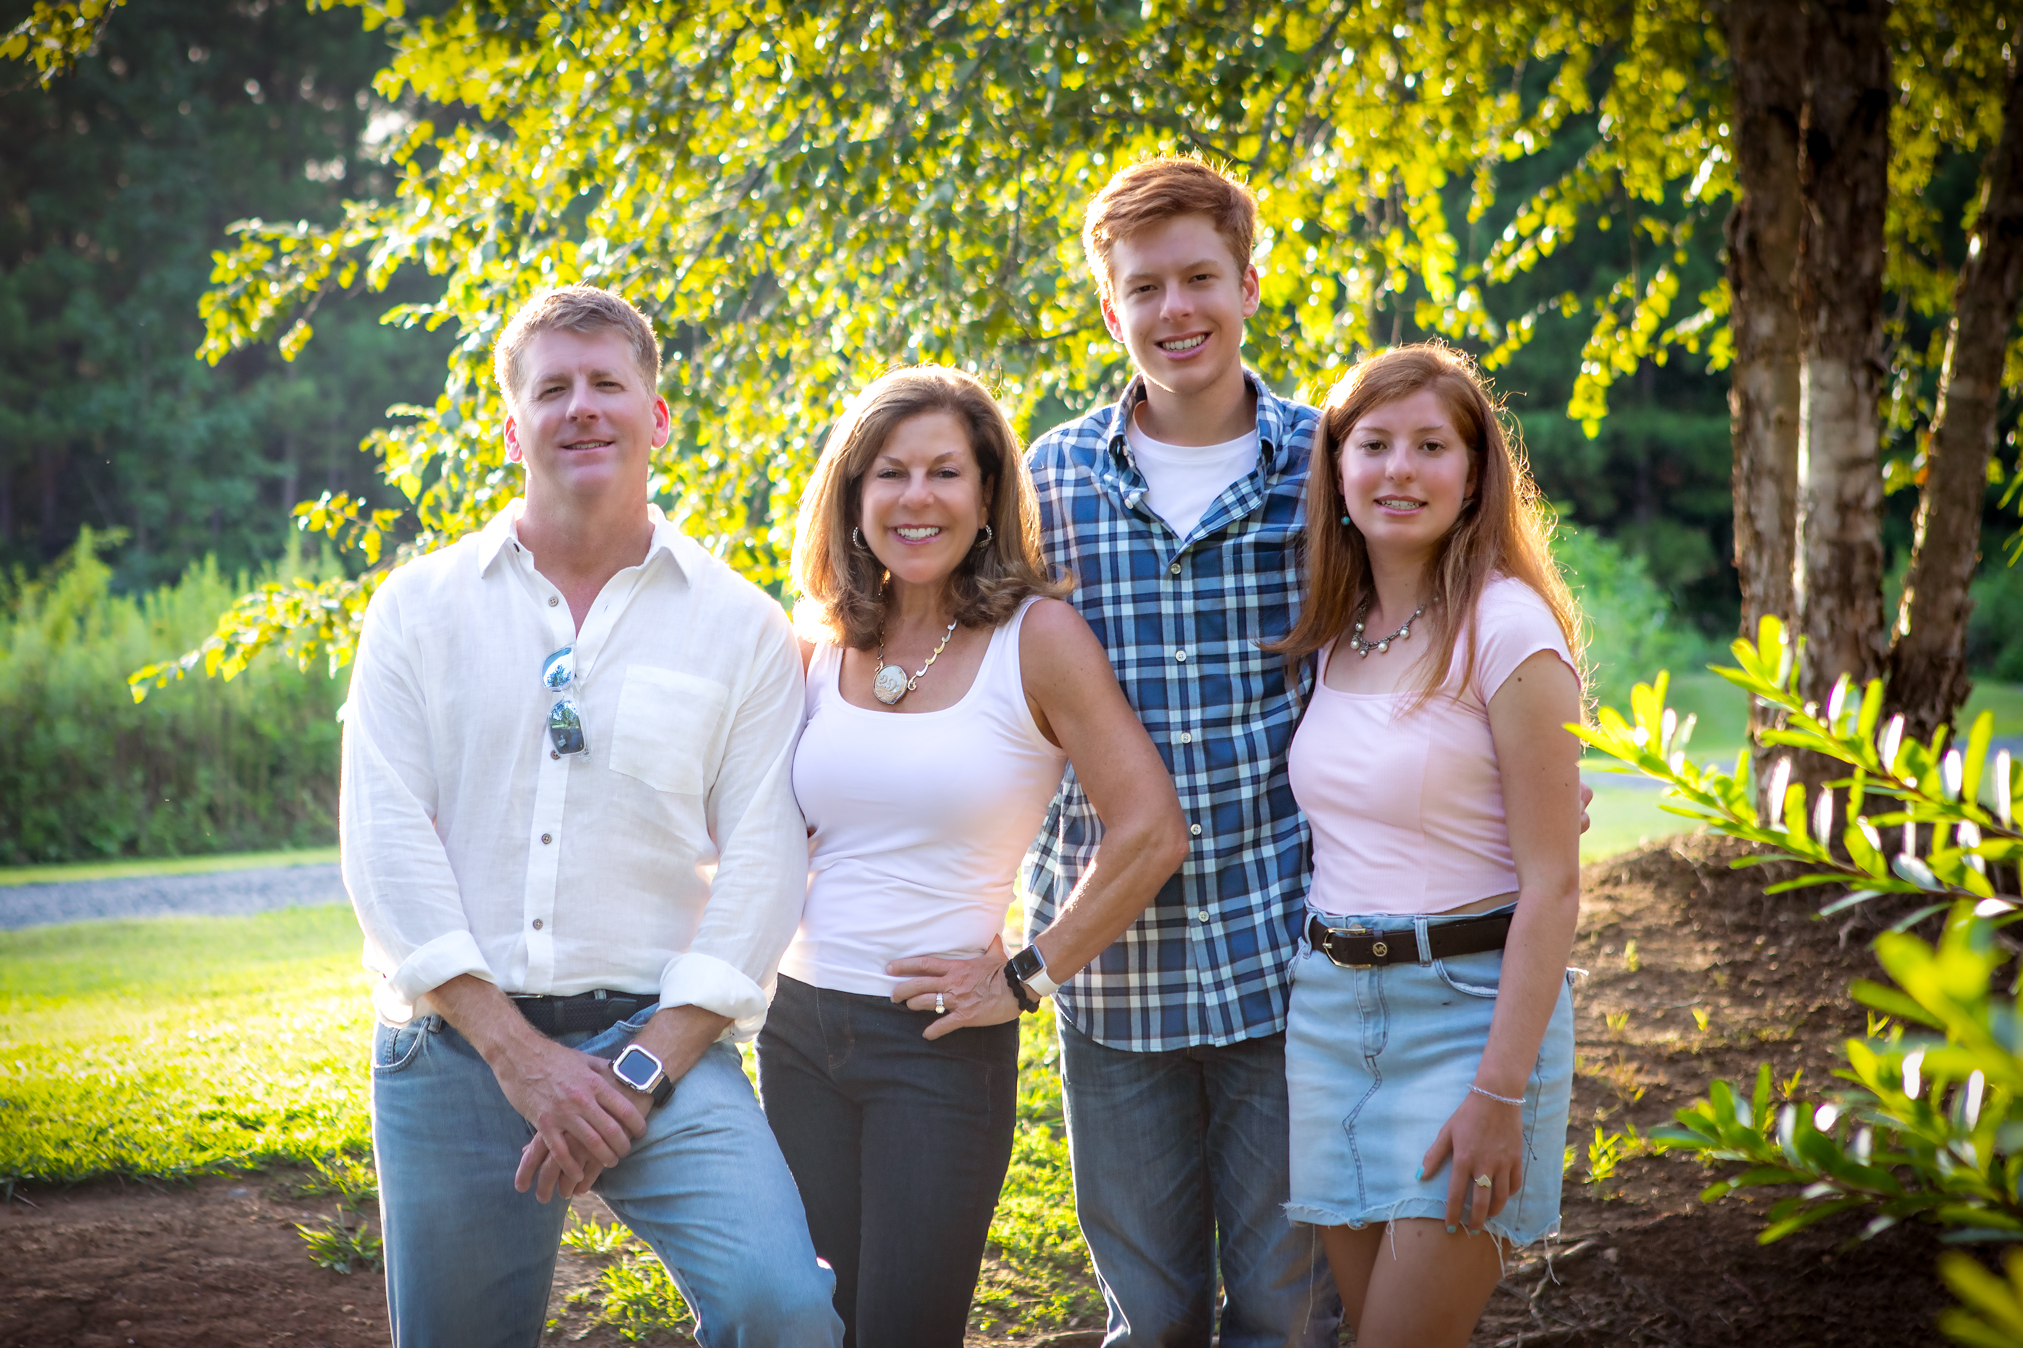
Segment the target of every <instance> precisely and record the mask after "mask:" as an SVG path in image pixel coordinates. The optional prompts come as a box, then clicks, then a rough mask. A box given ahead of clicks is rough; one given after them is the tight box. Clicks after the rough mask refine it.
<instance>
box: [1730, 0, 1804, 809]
mask: <svg viewBox="0 0 2023 1348" xmlns="http://www.w3.org/2000/svg"><path fill="white" fill-rule="evenodd" d="M1804 50H1805V8H1804V6H1803V5H1798V4H1793V3H1790V0H1732V3H1731V4H1730V5H1729V6H1728V59H1729V61H1730V62H1731V64H1732V67H1733V70H1734V100H1735V104H1734V109H1733V111H1732V112H1731V114H1730V116H1731V118H1732V120H1733V128H1732V134H1731V135H1730V137H1729V142H1728V143H1729V145H1730V146H1732V147H1733V152H1734V155H1735V174H1736V179H1737V185H1738V189H1739V190H1738V192H1737V194H1736V198H1735V206H1734V209H1732V210H1731V211H1729V213H1728V227H1727V232H1728V293H1729V296H1730V308H1729V320H1728V327H1729V331H1730V333H1731V334H1732V335H1733V337H1734V341H1735V360H1734V363H1733V364H1732V365H1731V366H1730V369H1731V371H1732V374H1731V376H1730V380H1729V386H1728V411H1729V422H1728V426H1729V436H1730V438H1731V439H1732V441H1733V442H1734V447H1735V471H1734V492H1735V570H1736V572H1737V573H1738V574H1739V575H1740V577H1741V580H1742V635H1743V636H1744V637H1746V638H1748V639H1749V640H1751V641H1754V640H1755V639H1756V630H1757V623H1758V622H1759V621H1760V620H1761V619H1762V618H1763V617H1764V616H1765V615H1766V614H1771V615H1775V616H1777V617H1779V618H1782V619H1784V620H1785V621H1787V622H1795V621H1796V620H1797V617H1798V614H1797V611H1796V610H1797V606H1796V603H1795V600H1794V595H1793V591H1792V579H1793V577H1792V570H1793V562H1794V556H1793V549H1794V548H1795V547H1796V545H1797V538H1798V426H1799V373H1800V362H1799V352H1800V345H1801V339H1800V332H1799V322H1798V252H1799V237H1800V233H1801V230H1802V227H1803V219H1804V210H1803V204H1802V202H1801V200H1800V197H1799V190H1798V163H1799V154H1798V148H1799V139H1798V138H1799V129H1800V123H1801V121H1802V119H1803V116H1804V111H1805V81H1804V69H1803V67H1802V66H1801V65H1800V64H1799V63H1798V62H1797V61H1794V60H1792V59H1791V58H1792V53H1794V52H1802V51H1804ZM1760 715H1761V712H1760V710H1759V709H1758V707H1757V704H1756V700H1755V699H1754V698H1751V699H1750V703H1749V729H1750V733H1751V742H1752V743H1753V742H1754V737H1755V732H1756V731H1757V730H1758V729H1760V728H1761V726H1760V723H1759V719H1758V718H1759V717H1760ZM1754 752H1755V757H1756V780H1757V781H1759V782H1761V781H1764V780H1766V779H1767V773H1768V768H1769V764H1768V758H1769V753H1768V751H1766V750H1764V749H1762V748H1758V749H1756V750H1755V751H1754Z"/></svg>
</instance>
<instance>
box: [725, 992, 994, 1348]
mask: <svg viewBox="0 0 2023 1348" xmlns="http://www.w3.org/2000/svg"><path fill="white" fill-rule="evenodd" d="M933 1023H934V1013H933V1012H932V1011H909V1010H907V1009H906V1008H905V1007H903V1006H898V1005H895V1004H894V1003H893V1001H892V1000H891V999H890V998H889V997H871V996H865V995H862V994H859V993H854V992H836V991H833V990H831V989H828V988H817V987H810V986H809V985H808V984H806V983H801V982H797V981H796V980H794V979H792V978H788V977H786V976H785V975H782V976H781V978H780V985H779V991H778V992H777V993H775V994H774V996H773V1007H772V1010H771V1011H769V1012H768V1013H767V1014H766V1028H765V1029H764V1030H763V1031H761V1032H760V1034H759V1089H760V1091H761V1092H762V1093H763V1094H764V1096H765V1102H766V1117H767V1118H768V1119H769V1120H771V1121H772V1125H773V1135H774V1136H775V1137H777V1138H779V1140H780V1150H781V1151H782V1152H784V1153H785V1154H786V1158H787V1165H788V1166H789V1167H790V1168H791V1169H792V1170H793V1172H794V1179H795V1180H796V1181H797V1182H798V1183H799V1184H800V1186H801V1201H802V1202H803V1203H805V1204H806V1205H807V1208H808V1228H809V1230H810V1231H811V1232H812V1233H813V1235H814V1237H815V1250H816V1252H817V1253H818V1254H820V1255H821V1256H822V1257H823V1258H824V1259H826V1260H828V1261H829V1264H830V1266H831V1267H832V1268H834V1269H835V1270H836V1309H837V1311H838V1312H840V1313H841V1315H842V1317H843V1330H844V1340H843V1341H844V1344H845V1345H846V1348H850V1346H852V1345H859V1344H861V1345H863V1348H962V1342H963V1337H964V1329H965V1328H966V1326H967V1323H968V1320H969V1302H970V1297H971V1296H972V1294H973V1293H974V1292H975V1291H976V1277H977V1271H978V1269H979V1267H980V1266H981V1264H982V1262H983V1250H984V1242H985V1240H986V1238H987V1237H988V1236H989V1234H990V1218H991V1213H992V1212H993V1211H995V1210H996V1208H997V1196H998V1190H999V1189H1001V1188H1003V1187H1004V1172H1005V1167H1006V1166H1007V1165H1008V1164H1009V1163H1010V1161H1011V1152H1012V1124H1013V1120H1014V1116H1015V1115H1016V1113H1017V1111H1018V1071H1019V1027H1018V1022H1016V1021H1007V1022H1005V1023H1003V1024H1001V1025H982V1026H976V1027H974V1028H971V1029H967V1030H957V1031H955V1033H953V1034H949V1035H944V1036H943V1037H942V1038H940V1039H923V1038H921V1033H920V1032H921V1031H922V1030H924V1029H926V1028H927V1027H928V1026H929V1025H931V1024H933Z"/></svg>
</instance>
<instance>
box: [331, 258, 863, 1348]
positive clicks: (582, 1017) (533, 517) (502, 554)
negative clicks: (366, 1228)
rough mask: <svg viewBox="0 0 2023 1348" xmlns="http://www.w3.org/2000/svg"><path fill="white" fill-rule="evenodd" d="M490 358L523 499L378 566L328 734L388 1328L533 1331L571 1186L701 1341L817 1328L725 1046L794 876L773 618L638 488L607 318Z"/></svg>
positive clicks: (766, 1143)
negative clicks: (630, 1241)
mask: <svg viewBox="0 0 2023 1348" xmlns="http://www.w3.org/2000/svg"><path fill="white" fill-rule="evenodd" d="M496 367H497V375H498V380H499V387H500V391H501V392H502V393H503V394H504V396H505V399H506V403H507V407H508V411H509V416H508V418H507V421H506V427H505V439H506V451H507V457H508V458H509V459H511V460H513V461H515V462H518V463H520V464H523V465H524V466H525V468H526V472H527V480H526V496H525V499H524V501H519V500H516V501H513V502H511V503H510V504H508V505H507V506H506V508H505V509H504V510H502V511H500V512H499V513H498V514H497V515H496V516H494V517H493V518H492V521H491V523H490V524H488V525H486V527H485V528H484V529H483V530H481V531H480V532H478V533H476V534H473V535H471V536H469V537H467V538H465V539H463V540H461V541H460V542H458V543H456V544H454V545H452V546H450V547H448V548H445V549H443V550H441V551H439V552H435V553H431V554H429V555H428V556H426V557H422V558H419V559H417V560H415V561H413V562H410V563H408V564H407V565H406V566H403V567H401V568H400V569H399V570H398V571H396V572H395V573H394V574H393V575H391V576H390V577H388V578H387V581H386V583H385V584H384V585H382V586H381V587H380V589H379V592H378V593H377V594H376V595H374V596H373V599H372V603H371V605H370V606H369V607H368V608H367V610H366V615H365V628H364V632H363V634H362V635H361V637H360V639H359V647H358V661H357V665H356V667H355V669H354V671H353V674H352V681H351V695H350V703H349V707H348V714H347V716H346V720H345V732H344V759H343V768H344V776H343V790H342V798H341V805H340V815H341V822H342V829H343V843H344V848H343V859H344V879H345V883H346V885H347V886H348V887H349V889H350V891H351V898H352V903H353V905H354V906H355V907H356V909H357V912H358V919H359V923H360V925H361V926H362V927H363V928H364V930H365V938H366V939H365V950H366V964H367V966H368V967H370V968H372V969H373V970H375V971H376V972H377V973H379V974H380V975H381V981H380V983H379V985H378V987H377V988H376V989H375V993H374V997H375V1001H376V1003H377V1007H378V1010H379V1013H380V1024H379V1027H378V1030H377V1032H376V1036H375V1041H374V1044H373V1057H372V1119H373V1149H374V1153H375V1155H376V1156H377V1158H378V1163H379V1187H380V1217H381V1224H382V1227H383V1229H384V1233H385V1240H386V1255H387V1267H386V1273H387V1277H386V1288H387V1304H388V1309H389V1311H390V1313H391V1318H392V1325H393V1336H394V1342H395V1343H396V1344H399V1345H402V1348H405V1346H406V1345H410V1344H412V1345H425V1346H426V1348H440V1346H441V1345H462V1344H470V1345H494V1344H506V1343H519V1344H527V1343H534V1342H536V1341H537V1340H539V1339H540V1337H541V1326H542V1321H543V1316H544V1313H545V1309H546V1306H547V1301H548V1290H549V1284H550V1282H551V1281H552V1279H553V1275H554V1267H555V1251H556V1247H557V1245H558V1244H559V1242H560V1239H561V1235H562V1224H563V1221H564V1219H565V1218H566V1217H567V1215H568V1212H569V1204H568V1202H567V1201H566V1200H567V1198H568V1197H570V1196H572V1195H574V1194H577V1193H581V1192H583V1191H585V1190H587V1189H589V1188H591V1187H592V1186H593V1185H594V1187H595V1188H596V1189H597V1190H598V1192H599V1193H601V1194H602V1195H603V1197H604V1199H605V1201H606V1202H607V1203H609V1204H610V1205H611V1208H612V1210H613V1211H615V1212H616V1213H617V1214H618V1215H619V1217H620V1218H621V1219H623V1220H624V1221H625V1222H626V1224H627V1225H629V1226H630V1227H631V1228H632V1229H633V1230H634V1231H635V1232H637V1233H638V1234H639V1235H640V1236H641V1237H642V1238H643V1239H644V1240H645V1241H646V1242H647V1243H648V1244H649V1245H651V1246H652V1247H653V1250H654V1252H655V1253H656V1254H658V1255H659V1256H660V1258H661V1261H662V1262H663V1263H664V1264H665V1265H666V1266H667V1269H668V1272H669V1273H670V1274H671V1275H672V1276H673V1278H674V1281H675V1283H676V1284H677V1285H678V1286H679V1287H680V1288H681V1291H682V1294H683V1296H684V1297H685V1298H686V1299H687V1301H688V1303H689V1304H690V1305H691V1306H693V1307H694V1308H695V1310H696V1313H697V1317H698V1319H699V1320H700V1322H701V1323H700V1328H699V1329H698V1336H699V1337H700V1338H701V1340H702V1341H703V1342H705V1343H709V1344H718V1345H722V1344H746V1345H760V1344H765V1345H778V1348H806V1345H809V1344H832V1345H833V1344H838V1343H840V1342H841V1339H842V1325H841V1322H840V1321H838V1319H837V1318H836V1313H835V1311H834V1309H833V1307H832V1305H831V1297H832V1294H833V1291H834V1279H833V1278H832V1277H831V1275H830V1274H829V1272H828V1271H827V1269H825V1268H823V1267H821V1266H820V1265H819V1264H818V1263H817V1261H816V1257H815V1250H814V1247H813V1245H812V1244H811V1243H810V1241H809V1238H808V1226H807V1220H806V1217H805V1215H804V1213H803V1211H802V1207H801V1200H800V1196H799V1194H798V1193H797V1192H796V1190H795V1188H794V1181H793V1177H792V1175H791V1174H790V1173H789V1172H788V1170H787V1166H786V1162H785V1161H784V1160H783V1159H782V1158H781V1156H780V1152H779V1148H778V1146H777V1145H776V1144H775V1143H774V1141H773V1135H772V1131H771V1130H770V1129H769V1128H768V1127H767V1126H766V1119H765V1115H764V1114H763V1113H762V1112H761V1111H760V1109H759V1106H758V1102H757V1100H756V1099H754V1097H753V1095H752V1089H751V1087H750V1085H749V1084H747V1082H746V1080H745V1075H744V1071H743V1069H742V1066H741V1064H740V1062H739V1058H738V1053H737V1050H736V1049H735V1048H734V1047H733V1046H732V1041H733V1040H741V1039H748V1038H750V1037H751V1036H752V1035H754V1034H756V1033H757V1032H758V1029H759V1025H760V1023H761V1022H762V1021H763V1020H764V1018H765V1011H766V994H765V988H766V986H767V985H768V984H769V983H770V982H771V980H772V976H773V970H774V967H775V965H776V964H777V962H778V960H779V957H780V952H781V951H782V950H783V949H784V948H785V946H786V944H787V941H788V940H789V938H791V937H792V935H793V933H794V928H795V925H796V924H797V923H798V921H799V920H800V913H801V903H802V897H803V893H804V890H805V887H806V877H807V838H806V831H805V828H804V826H803V824H802V821H801V816H800V812H799V811H798V809H797V808H796V807H795V804H794V797H793V790H792V784H791V780H790V769H791V766H792V755H793V744H794V737H795V734H796V731H797V729H798V727H799V724H800V717H801V702H802V678H801V662H800V658H799V655H798V652H797V650H796V648H795V644H794V639H793V636H792V634H791V632H790V631H789V628H788V624H787V620H786V617H785V615H784V614H783V613H782V612H781V609H780V606H779V605H778V604H776V603H774V602H773V601H772V600H771V599H769V598H767V597H766V596H765V595H764V594H762V593H761V592H760V591H758V590H757V589H755V588H754V587H753V586H751V585H750V584H748V583H747V582H745V581H744V580H742V579H740V578H738V577H737V576H736V575H735V574H734V573H732V572H731V570H730V569H729V568H728V567H726V566H724V565H723V564H722V563H721V562H718V561H716V560H715V559H714V558H712V557H711V556H710V555H709V554H708V553H707V552H705V551H704V550H703V549H702V548H701V547H699V546H698V545H697V544H696V543H695V542H694V541H692V540H691V539H689V538H687V537H686V536H684V535H683V534H682V533H681V532H680V531H679V530H677V529H676V528H675V527H674V526H673V525H672V524H670V523H668V521H667V520H666V519H665V518H664V517H663V516H662V515H661V513H660V512H659V511H658V510H657V509H655V508H654V507H653V506H652V505H651V504H650V503H649V501H648V493H647V474H648V459H649V456H650V455H651V453H652V451H653V450H654V448H655V447H657V446H659V445H661V444H663V443H665V442H666V440H667V436H668V429H669V423H668V411H667V404H666V403H665V402H664V401H662V400H661V398H660V397H659V396H658V395H657V394H656V392H655V385H656V383H657V381H658V377H659V371H660V350H659V344H658V343H657V342H656V341H655V340H654V336H653V331H652V328H651V327H650V326H649V325H648V324H647V321H646V319H645V318H644V317H643V316H642V315H641V314H640V313H639V312H638V311H637V310H636V309H634V308H633V307H632V306H631V305H629V304H627V303H626V302H625V301H624V300H622V299H619V298H618V297H617V296H615V295H612V294H609V293H608V292H605V291H602V290H597V289H594V288H592V287H588V286H568V287H564V288H562V289H560V290H555V291H550V292H548V293H547V294H544V295H542V296H540V297H539V298H537V299H535V300H533V301H532V302H531V303H529V304H528V305H527V306H526V307H525V308H524V309H522V310H521V311H520V313H519V314H518V315H517V316H516V317H515V318H514V319H513V320H512V322H511V323H510V324H508V325H507V327H506V329H505V331H504V332H503V333H502V334H501V335H500V337H499V341H498V345H497V349H496ZM712 864H713V865H714V866H715V873H714V876H713V878H706V869H707V867H708V866H710V865H712ZM530 1190H531V1191H530ZM557 1194H559V1195H560V1196H561V1199H562V1201H550V1200H551V1198H553V1197H554V1196H555V1195H557Z"/></svg>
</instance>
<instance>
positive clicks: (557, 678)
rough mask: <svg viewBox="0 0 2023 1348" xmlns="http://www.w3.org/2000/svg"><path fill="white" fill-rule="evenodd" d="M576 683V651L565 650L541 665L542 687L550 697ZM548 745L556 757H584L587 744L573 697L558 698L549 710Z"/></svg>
mask: <svg viewBox="0 0 2023 1348" xmlns="http://www.w3.org/2000/svg"><path fill="white" fill-rule="evenodd" d="M575 681H576V648H575V647H574V646H564V647H563V648H562V649H561V650H559V651H556V652H555V653H554V654H553V655H551V656H549V657H548V658H547V659H546V660H543V661H542V662H541V686H542V687H543V688H546V689H547V690H548V691H549V692H551V693H560V692H563V690H565V689H566V688H568V687H569V685H570V684H572V683H574V682H575ZM548 742H549V743H550V744H551V745H553V746H554V751H555V753H556V755H557V756H560V755H562V754H584V753H588V752H589V751H590V743H589V741H588V740H586V739H584V737H583V713H582V711H581V710H580V709H579V708H578V707H577V706H576V700H575V699H574V698H572V697H567V696H564V697H559V698H557V699H556V700H555V705H554V706H552V707H550V708H548Z"/></svg>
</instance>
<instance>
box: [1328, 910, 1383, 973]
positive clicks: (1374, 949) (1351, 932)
mask: <svg viewBox="0 0 2023 1348" xmlns="http://www.w3.org/2000/svg"><path fill="white" fill-rule="evenodd" d="M1339 934H1340V935H1342V936H1368V935H1370V929H1369V928H1368V927H1366V926H1364V925H1363V924H1362V923H1360V922H1358V923H1356V924H1355V925H1354V926H1352V927H1350V928H1349V929H1348V930H1347V931H1344V932H1341V933H1339ZM1385 950H1386V947H1385V945H1384V943H1383V942H1382V941H1378V942H1376V943H1374V944H1373V945H1371V947H1370V953H1371V954H1372V955H1382V954H1384V953H1385ZM1342 967H1343V968H1344V969H1374V968H1376V967H1377V966H1376V965H1374V964H1344V965H1342Z"/></svg>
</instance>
